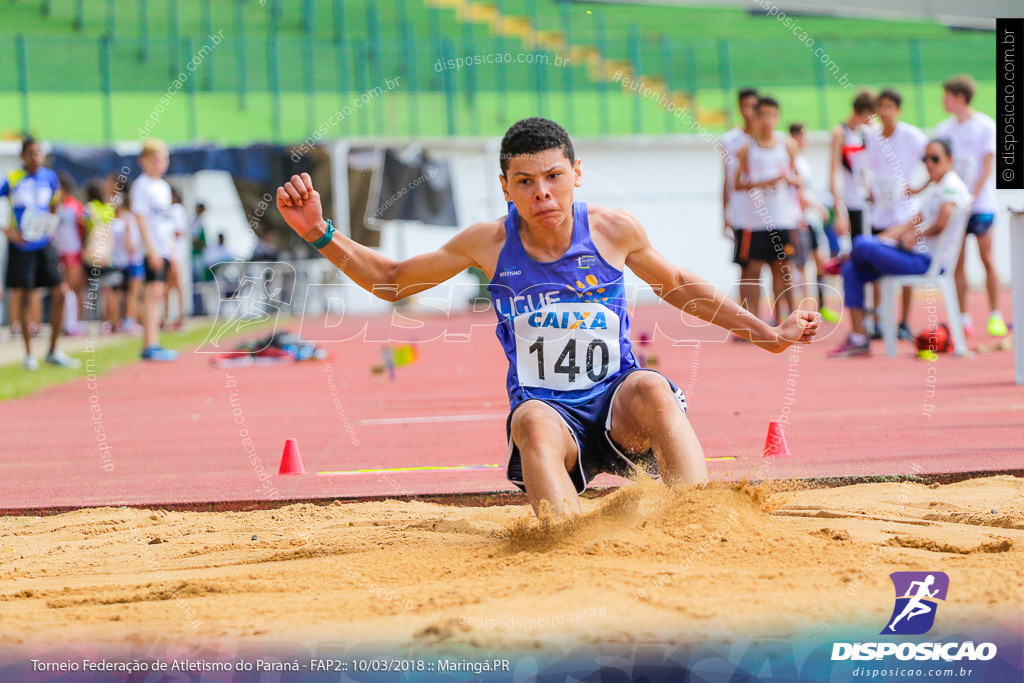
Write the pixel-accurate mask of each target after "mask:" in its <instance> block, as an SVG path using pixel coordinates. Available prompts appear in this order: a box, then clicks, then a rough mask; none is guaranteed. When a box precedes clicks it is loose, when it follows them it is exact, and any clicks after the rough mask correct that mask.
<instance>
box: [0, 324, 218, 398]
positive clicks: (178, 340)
mask: <svg viewBox="0 0 1024 683" xmlns="http://www.w3.org/2000/svg"><path fill="white" fill-rule="evenodd" d="M211 329H212V326H211V325H203V326H202V327H196V328H194V329H190V330H184V331H182V332H165V333H163V334H162V335H161V336H160V341H161V343H162V345H163V346H165V347H167V348H169V349H176V350H182V349H191V348H194V347H196V346H198V345H199V344H201V343H203V340H205V339H206V336H207V335H208V334H209V332H210V330H211ZM141 350H142V341H141V340H140V339H132V338H123V339H118V340H115V341H110V342H107V341H106V340H104V341H103V343H99V344H96V346H95V350H94V351H92V352H90V353H84V352H72V353H71V354H70V355H72V356H74V357H76V358H79V359H80V360H81V361H82V367H81V368H79V369H77V370H71V369H69V368H61V367H56V366H53V365H47V364H46V363H42V362H40V364H39V369H38V370H36V371H34V372H29V371H27V370H24V369H23V368H22V367H21V362H20V361H19V362H18V363H13V364H11V365H0V401H9V400H11V399H15V398H21V397H23V396H28V395H30V394H34V393H36V392H37V391H41V390H43V389H45V388H46V387H50V386H53V385H55V384H64V383H65V382H69V381H71V380H75V379H80V378H83V377H86V376H87V375H90V374H95V375H98V376H102V375H105V374H106V373H108V372H110V371H111V370H113V369H114V368H118V367H120V366H122V365H128V364H129V363H141V362H142V361H141V360H139V352H140V351H141Z"/></svg>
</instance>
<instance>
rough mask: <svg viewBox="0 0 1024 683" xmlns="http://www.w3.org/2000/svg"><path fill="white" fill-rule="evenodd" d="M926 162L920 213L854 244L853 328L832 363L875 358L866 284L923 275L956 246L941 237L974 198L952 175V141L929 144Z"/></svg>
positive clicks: (847, 266) (850, 272)
mask: <svg viewBox="0 0 1024 683" xmlns="http://www.w3.org/2000/svg"><path fill="white" fill-rule="evenodd" d="M923 161H924V165H925V169H926V170H927V171H928V179H929V182H928V186H927V187H926V188H925V189H924V190H923V191H922V192H921V197H920V207H921V211H920V213H918V214H916V215H915V216H914V217H912V218H911V219H910V221H908V222H906V223H902V224H899V225H894V226H892V227H891V228H889V229H888V230H886V231H885V232H883V233H881V234H879V235H877V236H876V237H871V236H867V235H861V236H858V237H855V238H854V240H853V249H852V250H851V251H850V258H849V260H848V261H847V262H846V263H844V264H843V267H842V275H843V292H844V299H845V305H846V307H847V308H848V309H850V322H851V325H852V328H853V329H852V331H851V332H850V334H849V335H848V336H847V338H846V341H845V342H844V343H843V344H842V345H841V346H840V347H839V348H837V349H834V350H832V351H830V352H829V356H831V357H833V358H850V357H854V356H870V355H871V341H870V340H869V339H868V336H867V335H866V334H865V332H864V286H865V285H867V284H868V283H870V282H874V281H875V280H877V279H878V278H880V277H882V276H883V275H919V274H921V273H924V272H926V271H927V270H928V267H929V266H930V265H931V262H932V259H933V258H941V257H942V255H941V254H939V253H938V249H940V248H942V249H949V248H956V246H957V245H955V244H949V240H945V241H943V242H939V240H938V236H939V234H940V233H942V231H943V230H945V229H946V227H947V226H948V225H949V221H950V218H951V217H952V216H953V213H954V212H955V211H956V209H957V208H959V207H963V206H966V205H968V204H969V203H970V202H971V200H972V198H971V193H970V191H969V190H968V189H967V185H965V184H964V181H963V180H962V179H961V178H960V176H958V175H957V174H956V171H954V170H953V155H952V151H951V148H950V143H949V140H945V139H939V140H932V141H930V142H929V143H928V146H927V147H925V152H924V159H923Z"/></svg>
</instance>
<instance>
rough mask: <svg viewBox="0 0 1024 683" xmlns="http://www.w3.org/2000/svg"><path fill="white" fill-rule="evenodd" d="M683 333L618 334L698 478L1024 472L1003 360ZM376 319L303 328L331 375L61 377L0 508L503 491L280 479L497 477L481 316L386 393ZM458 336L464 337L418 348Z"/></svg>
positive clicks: (1, 486) (11, 463)
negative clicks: (652, 362) (298, 465)
mask: <svg viewBox="0 0 1024 683" xmlns="http://www.w3.org/2000/svg"><path fill="white" fill-rule="evenodd" d="M979 313H981V311H979ZM683 317H684V316H682V315H681V314H679V313H678V311H675V309H672V308H670V307H668V306H666V305H658V306H645V307H640V308H638V309H637V311H636V312H635V313H634V324H633V329H634V336H636V334H637V333H638V332H639V331H641V330H653V329H655V326H657V329H658V330H659V333H658V334H657V335H656V338H655V340H654V343H653V346H652V347H651V351H652V352H653V353H655V354H657V356H658V357H659V361H660V362H659V364H658V367H659V369H661V370H662V371H664V372H665V373H666V374H668V375H669V376H670V377H671V378H673V379H674V381H675V382H676V383H677V384H679V385H680V386H681V387H682V388H683V389H684V391H685V392H686V393H687V394H688V398H689V410H690V412H689V416H690V419H691V421H692V423H693V425H694V427H695V429H696V430H697V433H698V435H699V436H700V438H701V441H702V443H703V445H704V448H705V451H706V453H707V455H708V456H718V457H721V456H734V457H735V458H736V459H735V460H731V461H715V462H711V463H710V467H711V472H712V477H714V478H737V479H738V478H742V477H759V476H767V477H770V478H791V477H846V476H859V475H884V474H925V473H955V472H969V471H978V470H1020V469H1022V468H1024V388H1022V387H1017V386H1015V385H1014V384H1013V383H1012V381H1013V367H1012V363H1013V358H1012V354H1011V353H1009V352H1000V353H991V354H984V355H977V356H975V357H973V358H968V359H960V358H954V357H952V356H943V357H940V358H939V360H938V361H937V362H935V363H928V362H926V361H923V360H919V359H917V358H914V357H913V356H912V353H911V350H910V347H909V346H907V345H902V346H901V356H900V357H899V358H893V359H890V358H885V357H884V356H883V355H882V349H881V343H880V342H877V343H876V349H875V350H876V354H877V355H876V356H875V357H873V358H870V359H849V360H832V359H828V358H827V357H826V351H827V350H828V349H829V348H831V347H832V346H834V345H835V344H836V343H838V341H839V340H838V336H839V335H838V334H835V335H833V336H832V337H831V338H828V339H825V340H824V341H822V342H819V343H816V344H814V345H812V346H806V347H802V348H801V350H800V351H799V352H798V353H796V354H790V353H789V352H787V353H784V354H781V355H772V354H769V353H766V352H764V351H762V350H760V349H757V348H754V347H753V346H751V345H749V344H743V343H735V342H728V341H725V340H724V336H723V334H722V333H721V332H720V331H719V330H718V328H711V327H701V328H697V327H694V326H693V325H692V323H690V324H684V322H682V318H683ZM390 322H391V321H390V319H385V318H376V319H373V320H369V321H365V320H348V321H345V322H344V323H343V324H341V325H338V326H336V327H334V328H332V329H330V330H324V329H322V328H321V329H320V331H319V333H318V334H316V335H314V334H313V333H312V332H311V329H312V328H311V327H310V326H309V325H307V326H306V328H305V329H304V330H303V334H304V337H309V336H314V337H317V336H318V337H321V338H331V339H341V338H345V337H355V338H354V339H352V340H349V341H335V342H331V343H327V344H324V345H325V346H326V347H327V348H328V349H329V350H330V352H331V354H332V358H331V360H329V361H328V362H314V363H308V364H297V365H292V366H284V367H251V368H239V369H233V370H223V369H215V368H212V367H210V366H209V365H208V363H207V361H208V358H209V357H208V356H205V355H202V354H193V353H185V354H183V356H182V358H181V359H180V360H179V361H178V362H177V363H173V364H145V365H143V364H133V365H129V366H126V367H122V368H120V369H118V370H116V371H114V372H112V373H110V374H108V375H105V376H102V377H100V378H98V380H97V382H96V383H95V385H94V387H95V388H94V389H93V388H90V385H89V382H88V381H86V380H84V379H83V380H76V381H73V382H70V383H67V384H64V385H61V386H57V387H53V388H50V389H48V390H45V391H43V392H41V393H39V394H37V395H34V396H31V397H27V398H24V399H21V400H18V401H11V402H7V403H4V404H2V405H0V419H2V424H3V425H4V432H5V435H4V447H3V449H2V452H0V471H2V472H3V475H4V476H3V477H2V479H0V510H12V509H19V508H56V507H64V506H95V505H128V504H131V505H138V504H147V505H150V504H152V505H157V504H178V503H200V502H203V503H209V502H218V501H267V500H275V499H281V500H288V499H305V498H345V497H363V496H403V495H410V494H434V493H437V494H452V493H464V492H490V491H500V490H515V489H514V487H512V486H511V485H510V484H508V482H507V481H506V480H505V478H504V469H503V468H498V469H475V470H462V471H431V472H412V473H388V474H383V475H381V474H360V475H348V476H317V475H315V474H308V475H306V476H277V475H276V472H277V467H278V463H279V461H280V457H281V451H282V448H283V445H284V441H285V439H286V438H288V437H293V438H296V439H297V440H298V444H299V447H300V450H301V454H302V458H303V460H304V462H305V467H306V470H307V472H310V473H315V472H318V471H325V470H355V469H378V468H398V467H415V466H459V465H489V464H502V465H504V462H505V458H506V444H505V430H504V420H505V414H506V412H507V407H508V403H507V398H506V396H505V392H504V386H505V371H506V365H505V360H504V357H503V356H502V354H501V351H500V347H499V345H498V343H497V341H496V339H495V338H494V331H493V327H494V325H493V319H492V318H491V316H490V314H481V315H478V316H476V317H473V316H470V315H464V316H459V317H457V318H454V319H452V320H448V321H444V320H440V319H434V320H427V321H426V322H425V324H424V326H423V327H422V328H420V329H417V330H414V331H413V332H407V333H406V334H407V335H408V337H412V336H414V335H415V337H417V338H418V339H420V340H421V343H420V344H419V355H420V360H419V361H418V362H417V363H415V364H413V365H409V366H406V367H403V368H399V370H398V377H397V379H396V380H395V381H393V382H392V381H388V380H386V379H384V378H382V377H374V376H372V375H371V373H370V367H371V365H373V364H375V363H378V362H379V358H380V348H381V344H380V342H375V341H366V340H365V339H366V338H369V339H373V338H384V335H385V334H386V333H387V330H388V329H389V327H390ZM471 325H472V326H475V327H472V334H471V336H470V340H469V341H462V342H458V341H450V340H449V341H445V340H443V339H441V338H438V339H435V340H433V341H422V340H428V339H431V338H434V337H439V335H441V334H442V332H443V331H444V330H446V329H447V330H448V331H449V332H462V333H466V332H468V331H469V330H470V329H471ZM364 326H365V328H366V334H365V335H360V334H358V331H359V330H360V329H362V328H363V327H364ZM292 330H293V331H295V330H297V326H292ZM374 335H378V336H377V337H374ZM666 335H667V336H666ZM671 338H680V339H683V338H685V339H690V340H696V341H699V342H700V343H699V344H694V343H691V344H687V345H680V346H673V345H672V339H671ZM982 341H987V340H986V339H983V338H982V337H980V336H978V337H975V338H974V339H972V343H979V342H982ZM929 406H931V407H929ZM94 415H98V417H99V421H98V422H97V421H94V420H93V416H94ZM780 417H788V420H789V425H788V427H787V429H786V437H787V441H788V444H789V448H790V451H791V452H792V456H791V457H789V458H779V459H776V460H775V461H774V462H773V463H770V464H768V463H765V461H764V459H763V458H762V456H761V454H762V449H763V447H764V440H765V435H766V431H767V426H768V422H769V420H772V419H779V418H780ZM97 429H99V430H100V431H101V435H102V436H103V437H105V439H106V443H107V444H109V448H110V450H109V460H108V461H106V462H105V461H104V460H103V459H102V458H101V450H100V447H99V445H98V442H97ZM247 439H250V440H251V441H249V440H247ZM253 456H254V457H253ZM104 467H106V469H104ZM267 473H269V474H267ZM270 475H273V476H270ZM261 477H262V479H261ZM617 481H619V480H616V479H614V478H612V477H608V476H602V477H601V478H600V479H599V480H598V481H597V482H595V483H597V484H612V483H615V482H617ZM524 501H525V498H524Z"/></svg>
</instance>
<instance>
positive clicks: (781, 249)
mask: <svg viewBox="0 0 1024 683" xmlns="http://www.w3.org/2000/svg"><path fill="white" fill-rule="evenodd" d="M757 117H758V119H757V120H758V125H757V128H756V132H755V136H754V137H753V138H751V140H750V141H749V143H748V144H746V145H744V146H743V147H742V148H741V149H740V151H739V154H738V156H737V169H736V190H737V192H743V191H745V192H746V193H747V198H748V201H747V207H746V211H747V214H746V216H745V217H744V223H745V225H746V226H747V227H744V228H743V229H742V230H737V231H736V250H735V259H734V260H735V261H736V263H738V264H739V265H740V266H741V268H742V269H743V270H742V278H743V280H742V282H741V283H740V295H741V297H742V299H743V303H744V305H745V306H746V307H747V308H748V309H749V310H750V311H751V312H752V313H755V314H757V312H758V307H759V303H760V294H761V269H762V266H764V265H768V266H769V268H770V269H771V273H772V291H773V293H774V301H773V314H774V316H775V317H776V318H778V319H781V318H782V317H783V316H782V315H781V314H780V312H779V311H777V310H775V308H776V307H777V306H778V305H779V299H780V298H782V297H784V298H785V301H786V304H787V311H788V312H792V311H793V310H794V305H793V292H792V286H793V285H794V284H796V283H795V282H794V272H793V269H792V268H791V267H790V264H789V262H788V261H789V258H790V256H791V255H792V254H793V246H792V240H791V232H792V230H793V229H794V228H795V227H796V225H797V218H798V216H797V214H798V210H799V207H798V204H797V199H796V196H795V195H794V194H793V192H792V188H794V187H799V185H800V180H799V177H798V176H797V172H796V169H795V167H794V163H793V161H794V159H795V158H796V155H797V154H798V153H799V150H797V147H796V143H795V142H794V141H793V140H789V139H787V138H786V137H785V136H783V135H782V134H781V133H779V132H778V131H776V130H775V126H776V125H777V124H778V122H779V103H778V101H776V100H775V99H774V98H771V97H762V98H760V99H759V100H758V102H757Z"/></svg>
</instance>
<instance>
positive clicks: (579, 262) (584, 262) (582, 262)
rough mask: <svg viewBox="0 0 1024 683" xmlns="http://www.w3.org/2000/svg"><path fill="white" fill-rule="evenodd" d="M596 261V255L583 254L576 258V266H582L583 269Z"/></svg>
mask: <svg viewBox="0 0 1024 683" xmlns="http://www.w3.org/2000/svg"><path fill="white" fill-rule="evenodd" d="M596 262H597V258H596V257H594V256H586V255H584V256H580V257H579V258H577V259H576V267H577V268H583V269H589V268H590V266H592V265H594V263H596Z"/></svg>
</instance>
